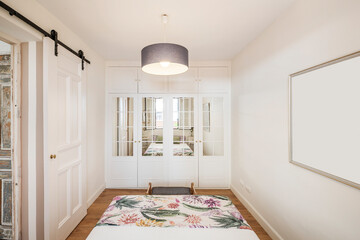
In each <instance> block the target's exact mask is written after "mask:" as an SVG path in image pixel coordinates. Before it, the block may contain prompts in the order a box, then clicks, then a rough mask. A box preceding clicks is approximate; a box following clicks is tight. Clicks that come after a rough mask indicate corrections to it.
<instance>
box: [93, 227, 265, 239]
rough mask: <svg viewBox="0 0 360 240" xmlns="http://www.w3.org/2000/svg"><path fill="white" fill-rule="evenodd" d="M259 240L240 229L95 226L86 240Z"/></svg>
mask: <svg viewBox="0 0 360 240" xmlns="http://www.w3.org/2000/svg"><path fill="white" fill-rule="evenodd" d="M118 239H125V240H137V239H146V240H191V239H197V240H199V239H204V240H219V239H220V240H259V238H258V237H257V236H256V234H255V232H254V231H249V230H241V229H223V228H219V229H214V228H208V229H202V228H157V227H133V226H131V227H126V226H121V227H119V226H97V227H95V228H94V229H93V230H92V231H91V233H90V235H89V236H88V237H87V240H118Z"/></svg>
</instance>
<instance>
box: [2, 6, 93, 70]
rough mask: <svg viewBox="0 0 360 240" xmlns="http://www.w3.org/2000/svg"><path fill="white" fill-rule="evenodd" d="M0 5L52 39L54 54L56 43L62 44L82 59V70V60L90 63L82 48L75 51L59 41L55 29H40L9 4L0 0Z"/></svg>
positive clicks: (82, 65) (56, 50)
mask: <svg viewBox="0 0 360 240" xmlns="http://www.w3.org/2000/svg"><path fill="white" fill-rule="evenodd" d="M0 7H2V8H3V9H5V10H6V11H8V12H9V14H10V15H11V16H15V17H17V18H19V19H20V20H21V21H23V22H25V23H26V24H28V25H30V26H31V27H33V28H34V29H36V30H37V31H39V32H40V33H42V34H43V35H44V36H45V37H49V38H51V39H52V40H54V43H55V52H54V54H55V56H57V55H58V45H60V46H63V47H64V48H65V49H66V50H68V51H69V52H71V53H72V54H74V55H76V56H77V57H79V58H81V61H82V64H81V68H82V70H84V62H87V63H89V64H90V61H89V60H87V59H86V58H85V55H84V52H83V51H82V50H79V51H78V52H76V51H74V50H73V49H72V48H70V47H69V46H67V45H66V44H65V43H63V42H61V41H60V40H59V39H58V33H57V32H56V31H55V30H51V32H50V33H48V32H47V31H45V30H44V29H42V28H41V27H39V26H38V25H36V24H35V23H34V22H32V21H30V20H29V19H28V18H26V17H24V16H23V15H22V14H20V13H19V12H17V11H15V9H13V8H11V7H10V6H8V5H6V4H5V3H4V2H3V1H0Z"/></svg>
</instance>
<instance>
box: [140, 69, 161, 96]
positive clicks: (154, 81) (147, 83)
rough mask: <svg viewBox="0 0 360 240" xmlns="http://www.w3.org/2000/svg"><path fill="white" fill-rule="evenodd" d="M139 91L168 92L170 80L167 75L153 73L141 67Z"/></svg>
mask: <svg viewBox="0 0 360 240" xmlns="http://www.w3.org/2000/svg"><path fill="white" fill-rule="evenodd" d="M139 80H140V81H139V93H166V92H167V91H168V81H167V77H166V76H159V75H151V74H147V73H144V72H143V71H142V70H141V69H139Z"/></svg>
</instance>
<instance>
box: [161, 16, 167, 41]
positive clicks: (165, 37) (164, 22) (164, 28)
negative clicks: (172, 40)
mask: <svg viewBox="0 0 360 240" xmlns="http://www.w3.org/2000/svg"><path fill="white" fill-rule="evenodd" d="M167 22H168V15H166V14H163V15H162V23H163V42H164V43H166V42H167V36H166V24H167Z"/></svg>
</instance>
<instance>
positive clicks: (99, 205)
mask: <svg viewBox="0 0 360 240" xmlns="http://www.w3.org/2000/svg"><path fill="white" fill-rule="evenodd" d="M145 191H146V190H139V189H105V190H104V191H103V192H102V193H101V195H100V196H99V197H98V199H96V200H95V202H94V203H93V205H91V206H90V208H89V209H88V214H87V215H86V217H85V218H84V219H83V220H82V221H81V222H80V223H79V225H78V226H77V227H76V228H75V229H74V231H73V232H72V233H71V234H70V236H69V237H68V238H67V239H68V240H85V239H86V237H87V236H88V235H89V234H90V232H91V230H92V229H93V228H94V227H95V225H96V223H97V222H98V220H99V219H100V217H101V215H102V214H103V213H104V211H105V210H106V208H107V207H108V206H109V204H110V202H111V200H112V199H113V198H114V197H115V196H117V195H141V194H145ZM196 191H197V194H199V195H224V196H227V197H229V198H230V199H231V200H232V202H233V203H234V204H235V206H236V207H237V208H238V210H239V211H240V213H241V214H242V215H243V217H244V218H245V219H246V221H247V222H248V223H249V224H250V226H251V227H252V228H253V230H254V231H255V233H256V234H257V235H258V237H259V238H260V240H271V238H270V236H269V235H268V234H267V233H266V232H265V230H264V229H263V228H262V227H261V226H260V224H259V223H258V222H257V221H256V220H255V218H254V217H253V216H252V215H251V214H250V213H249V211H248V210H247V209H246V208H245V207H244V205H243V204H242V203H241V202H240V201H239V199H237V198H236V197H235V195H234V194H233V193H232V192H231V190H216V189H197V190H196Z"/></svg>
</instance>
